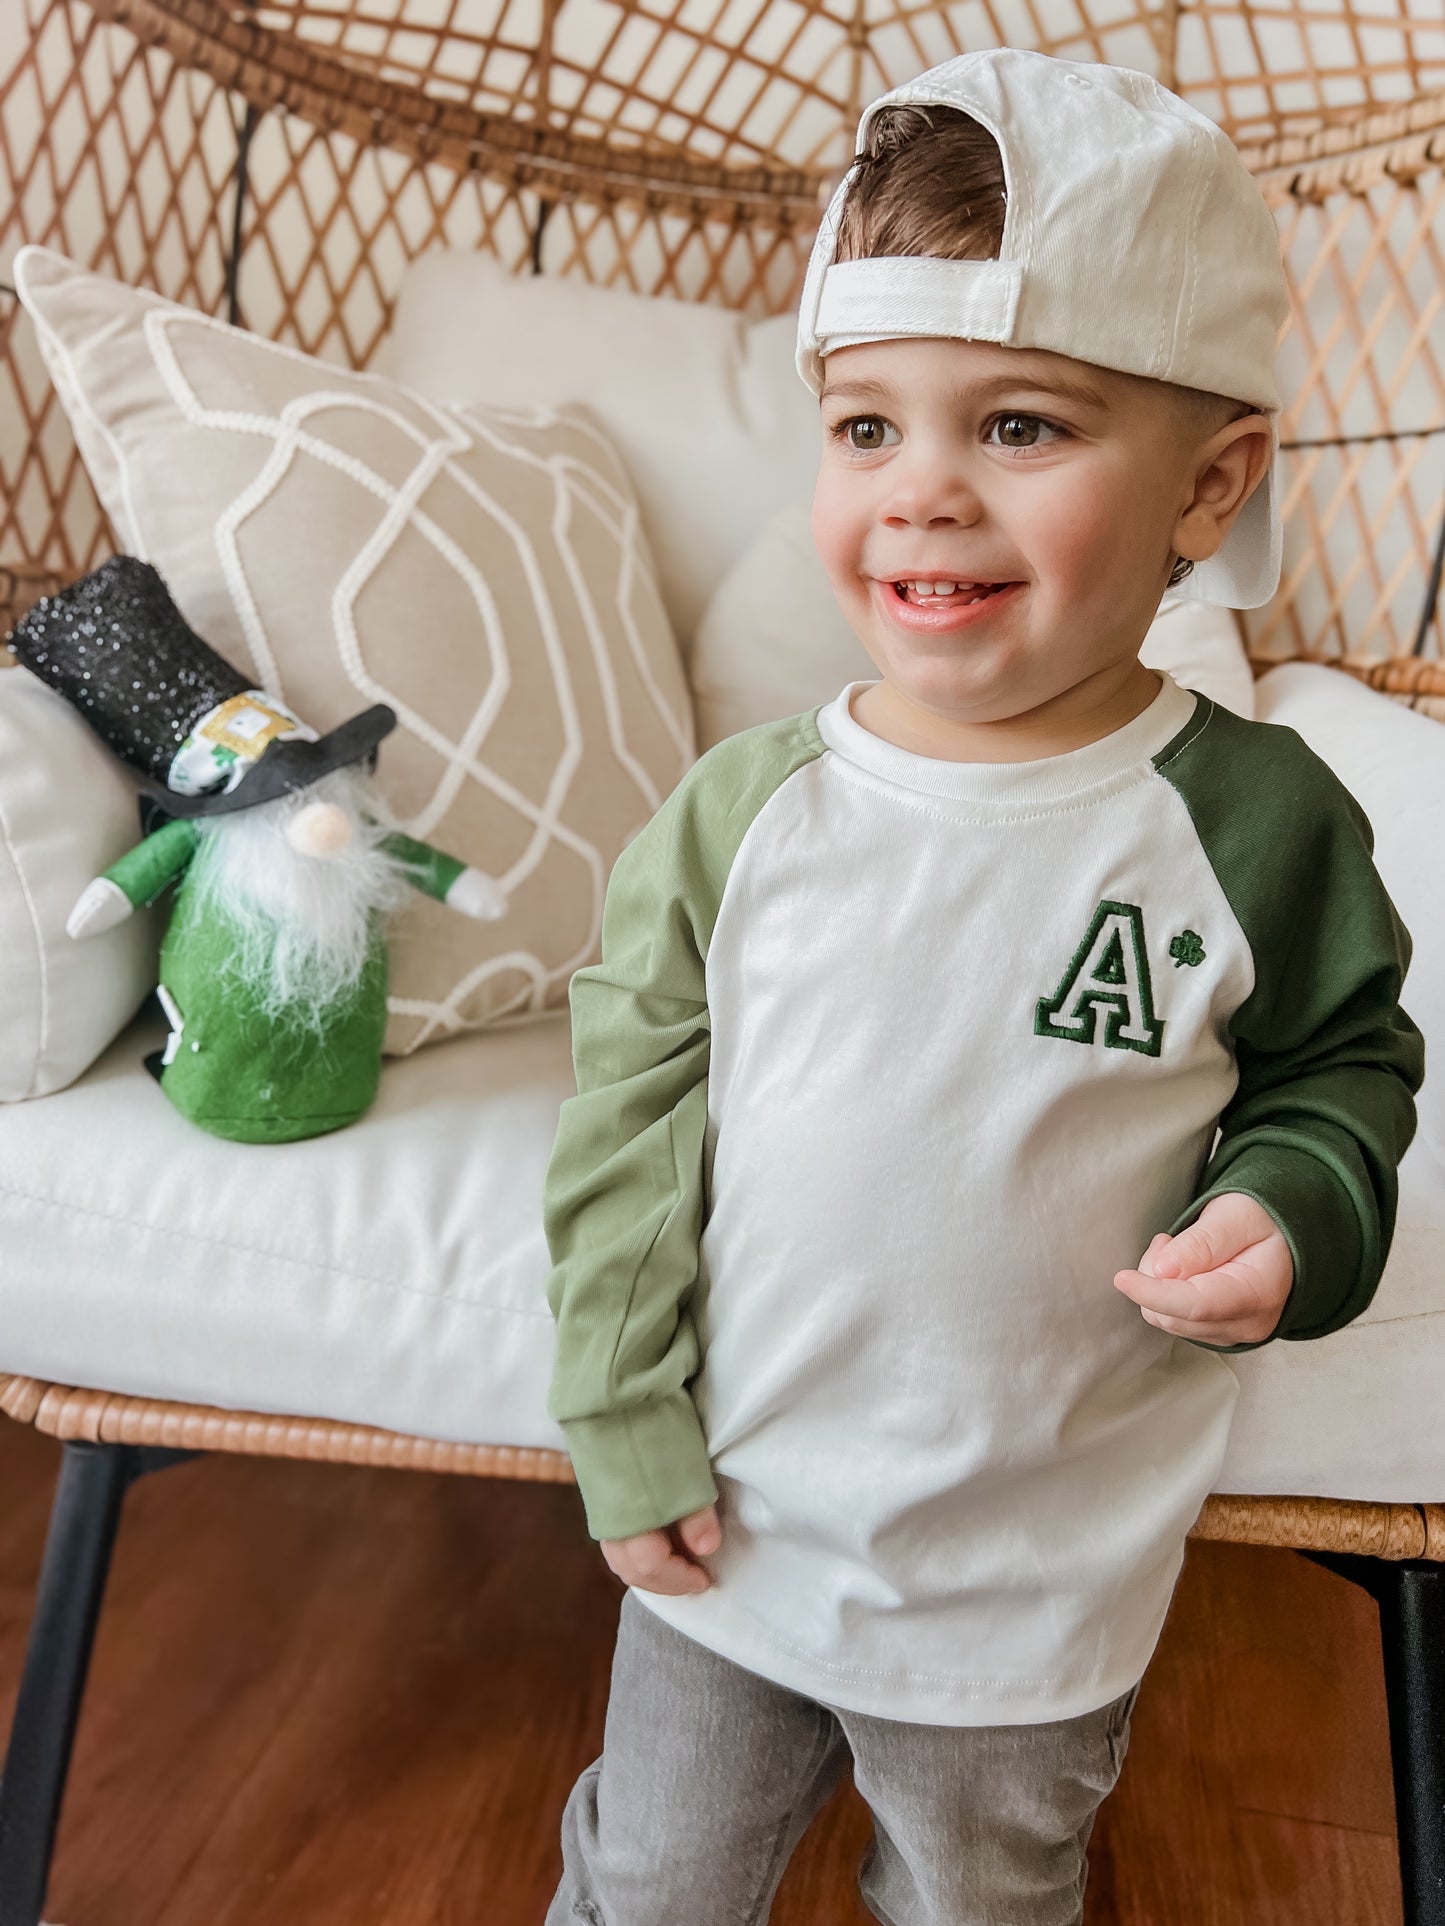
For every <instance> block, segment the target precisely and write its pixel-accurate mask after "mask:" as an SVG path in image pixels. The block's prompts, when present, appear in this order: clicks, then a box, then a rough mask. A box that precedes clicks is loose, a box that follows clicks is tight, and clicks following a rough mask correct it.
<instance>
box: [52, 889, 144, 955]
mask: <svg viewBox="0 0 1445 1926" xmlns="http://www.w3.org/2000/svg"><path fill="white" fill-rule="evenodd" d="M134 910H135V905H134V904H133V903H132V902H131V900H130V898H129V897H128V896H127V895H126V893H125V891H124V890H123V889H122V888H121V886H120V884H119V883H112V882H111V881H110V879H109V877H106V876H97V877H96V879H95V881H94V882H93V883H87V884H86V886H85V888H84V889H83V890H82V891H81V893H80V895H79V897H78V898H77V899H76V904H75V908H74V909H73V910H72V911H71V912H70V916H69V918H68V919H67V921H66V925H65V934H66V935H67V936H73V937H75V938H76V940H77V941H79V940H80V939H82V938H84V937H87V936H100V935H101V934H102V933H103V932H104V931H106V930H113V929H114V928H115V927H116V926H117V924H120V923H123V922H124V921H125V919H126V918H127V917H128V916H130V915H132V914H133V913H134Z"/></svg>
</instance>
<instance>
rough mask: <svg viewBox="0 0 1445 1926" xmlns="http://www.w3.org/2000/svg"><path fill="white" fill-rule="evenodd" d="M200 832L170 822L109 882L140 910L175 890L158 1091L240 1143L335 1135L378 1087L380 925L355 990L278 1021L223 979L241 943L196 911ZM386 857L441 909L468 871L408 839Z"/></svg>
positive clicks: (213, 914) (156, 1061)
mask: <svg viewBox="0 0 1445 1926" xmlns="http://www.w3.org/2000/svg"><path fill="white" fill-rule="evenodd" d="M203 833H204V832H203V831H201V830H200V829H198V828H197V827H196V825H195V823H194V822H190V821H178V822H169V823H167V824H166V825H165V826H164V827H163V828H161V829H158V830H156V831H155V832H154V834H152V835H150V836H147V837H146V839H145V841H144V842H142V843H138V844H137V845H136V847H135V848H134V849H132V850H130V851H128V853H127V854H126V855H124V856H122V857H121V858H120V860H119V861H118V862H116V863H113V864H112V865H111V867H110V868H109V869H108V870H106V871H105V877H106V880H107V881H108V882H112V883H114V884H115V885H116V886H117V887H118V888H120V889H122V890H124V892H125V894H126V896H127V897H128V898H129V900H130V902H131V903H132V904H133V905H134V907H135V908H137V909H139V908H141V907H143V906H144V905H146V904H148V903H152V902H154V901H155V900H156V898H157V897H159V896H160V895H161V894H162V893H163V892H164V890H165V889H166V888H167V887H168V886H169V885H170V884H172V883H175V884H176V896H175V902H174V906H173V908H172V911H171V919H170V924H169V927H168V929H167V931H166V937H165V941H164V943H163V944H162V947H161V960H160V990H159V994H160V999H161V1004H162V1007H163V1008H164V1009H165V1012H166V1015H167V1016H168V1017H169V1019H170V1023H171V1035H170V1039H169V1041H168V1042H167V1045H166V1048H165V1050H164V1051H163V1052H162V1053H161V1054H160V1056H159V1057H157V1058H152V1059H151V1066H152V1068H153V1069H154V1070H155V1071H156V1073H157V1075H158V1076H159V1079H160V1083H161V1088H162V1089H163V1090H164V1091H165V1093H166V1095H167V1096H168V1097H169V1098H170V1100H171V1102H172V1103H173V1104H174V1105H175V1106H176V1108H177V1110H179V1111H180V1112H181V1114H182V1115H183V1116H185V1117H188V1118H189V1119H190V1120H191V1122H192V1123H196V1124H199V1125H200V1126H201V1128H202V1129H203V1130H209V1131H210V1132H211V1133H212V1134H213V1135H214V1136H217V1137H230V1138H232V1139H234V1140H235V1141H237V1142H239V1143H251V1144H279V1143H290V1142H293V1141H294V1140H295V1139H297V1138H300V1137H317V1136H320V1135H322V1134H323V1133H324V1132H326V1131H330V1130H340V1129H341V1128H342V1127H343V1126H344V1125H346V1124H349V1123H354V1122H355V1121H356V1119H357V1118H358V1117H359V1116H361V1114H362V1113H363V1111H365V1110H366V1109H367V1108H368V1107H369V1106H370V1104H371V1102H372V1100H373V1099H374V1098H375V1096H376V1090H377V1085H378V1082H379V1081H380V1077H381V1044H382V1036H383V1034H384V1032H385V1029H386V977H387V967H386V964H387V958H386V942H385V938H384V935H383V932H382V929H381V927H380V924H379V922H378V924H377V926H376V927H375V928H374V929H373V931H372V938H371V947H370V951H369V953H368V955H367V959H366V964H365V967H364V968H363V970H362V973H361V976H360V979H359V980H358V982H357V984H356V987H355V988H354V989H353V990H352V991H351V992H350V993H349V994H348V995H346V996H344V997H341V998H339V999H338V1000H337V1002H336V1003H335V1004H334V1005H333V1006H332V1007H331V1008H329V1009H328V1010H326V1011H325V1013H324V1015H323V1016H322V1018H321V1019H320V1021H319V1023H301V1022H287V1021H286V1020H285V1019H284V1018H283V1019H281V1020H280V1021H278V1020H277V1018H276V1017H275V1016H274V1015H273V1014H270V1013H268V1012H266V1011H265V1010H263V1009H262V1007H261V1004H260V1001H259V999H258V997H257V994H256V992H255V991H254V990H253V989H252V988H250V987H249V986H248V985H247V984H246V983H245V982H243V981H237V980H236V978H235V977H234V975H233V974H232V973H231V972H230V971H229V970H228V968H227V965H228V963H229V961H230V959H231V957H232V956H233V955H234V954H235V951H236V948H237V942H238V938H237V934H236V932H235V930H234V927H233V926H232V925H231V924H230V923H229V921H228V920H227V918H226V916H225V913H224V910H218V909H217V907H216V906H215V905H214V904H212V905H211V906H210V907H209V908H208V909H207V911H206V912H205V914H204V915H202V914H200V913H199V911H198V910H197V907H196V902H197V896H198V892H197V891H194V890H192V889H191V888H190V887H189V881H190V868H191V864H192V862H193V860H194V859H195V857H196V854H197V850H198V849H199V846H200V841H201V837H202V835H203ZM383 847H384V848H385V849H386V850H387V852H388V853H389V854H390V855H392V856H394V857H395V858H396V859H397V860H398V861H399V862H400V863H401V864H403V865H404V867H405V870H406V873H407V876H408V879H409V880H410V881H411V882H412V883H414V884H415V886H416V887H417V888H418V889H419V890H422V891H423V892H424V893H425V894H426V895H428V896H434V897H436V898H437V899H438V900H439V901H445V900H446V894H447V891H448V890H449V889H450V888H451V887H452V885H453V884H454V883H455V882H456V880H457V878H458V877H459V876H460V875H461V874H462V871H463V868H464V865H463V864H462V863H459V862H458V861H457V860H456V858H455V857H453V856H446V855H444V854H443V853H442V852H441V851H440V850H436V849H433V848H432V847H431V846H430V844H428V843H421V842H416V841H414V840H413V838H411V837H410V836H401V835H396V836H389V837H388V838H387V839H386V842H385V844H384V845H383Z"/></svg>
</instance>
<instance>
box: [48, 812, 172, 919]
mask: <svg viewBox="0 0 1445 1926" xmlns="http://www.w3.org/2000/svg"><path fill="white" fill-rule="evenodd" d="M199 840H200V831H199V830H198V829H197V828H196V826H195V824H194V823H190V822H186V821H184V820H182V819H180V818H177V819H176V820H175V821H174V822H169V823H166V824H164V825H163V826H162V827H161V828H160V829H157V830H154V831H153V832H152V833H151V834H150V835H149V836H147V837H146V838H145V840H144V842H139V843H137V844H136V846H135V848H134V849H128V850H127V851H126V853H125V855H124V856H122V857H121V858H120V859H119V861H117V862H114V863H112V864H111V866H110V868H109V869H107V870H103V871H102V872H101V874H100V875H99V876H97V877H96V878H95V880H94V881H93V882H91V883H87V884H86V886H85V888H84V890H82V892H81V894H80V897H79V898H78V900H77V902H76V905H75V908H74V909H73V910H72V911H71V912H70V918H69V921H68V922H67V923H66V925H65V927H66V930H67V932H68V933H69V934H70V935H71V936H73V937H77V938H81V937H86V936H99V935H100V934H101V932H102V931H103V930H113V929H114V928H115V927H116V925H117V924H118V923H123V922H124V921H125V919H126V918H127V917H128V916H129V915H130V914H131V912H132V910H138V909H144V907H145V906H146V904H147V903H153V902H154V901H155V900H156V898H157V897H158V896H159V895H160V893H161V891H162V890H163V889H164V888H165V886H166V884H167V883H169V882H171V881H172V880H173V879H174V878H175V877H177V876H179V875H180V873H181V871H182V870H183V869H184V868H185V867H186V865H187V863H189V862H190V860H191V858H192V856H194V855H195V853H196V844H197V842H198V841H199Z"/></svg>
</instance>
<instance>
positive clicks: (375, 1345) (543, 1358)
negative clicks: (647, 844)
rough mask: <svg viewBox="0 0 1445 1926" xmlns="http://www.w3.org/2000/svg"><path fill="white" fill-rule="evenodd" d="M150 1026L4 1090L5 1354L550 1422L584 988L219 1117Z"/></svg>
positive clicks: (223, 1398) (283, 1392)
mask: <svg viewBox="0 0 1445 1926" xmlns="http://www.w3.org/2000/svg"><path fill="white" fill-rule="evenodd" d="M162 1035H163V1032H162V1031H161V1030H159V1029H154V1030H153V1029H151V1028H149V1027H141V1028H133V1029H131V1030H129V1031H127V1032H126V1033H125V1035H124V1036H122V1037H121V1038H120V1039H119V1041H118V1042H117V1043H116V1044H114V1045H113V1046H112V1048H111V1049H110V1051H109V1052H108V1053H107V1055H106V1056H105V1057H103V1058H102V1059H101V1061H100V1062H99V1063H98V1064H97V1065H96V1066H95V1067H94V1069H93V1070H92V1071H91V1072H90V1074H89V1075H88V1076H87V1077H85V1078H83V1079H82V1080H81V1081H80V1082H79V1083H76V1084H73V1085H72V1086H71V1087H70V1088H69V1089H68V1090H65V1091H62V1092H60V1093H59V1094H57V1095H55V1096H51V1097H43V1098H39V1099H36V1100H34V1101H32V1102H30V1103H25V1104H15V1105H10V1106H7V1107H4V1108H0V1251H3V1253H4V1262H3V1265H0V1371H8V1372H14V1373H17V1374H21V1375H25V1376H32V1377H39V1378H45V1379H49V1380H52V1381H54V1382H57V1383H61V1384H73V1385H81V1386H86V1387H94V1388H96V1389H103V1390H108V1391H120V1392H130V1393H133V1394H136V1395H139V1396H144V1397H156V1398H171V1399H176V1400H179V1401H181V1402H187V1403H198V1404H215V1405H220V1406H223V1407H226V1408H229V1409H233V1410H251V1411H267V1412H271V1411H277V1412H287V1413H293V1414H300V1415H307V1414H309V1415H311V1416H315V1417H323V1418H344V1419H350V1420H352V1421H354V1422H357V1423H361V1424H374V1425H383V1426H386V1427H388V1428H390V1429H393V1430H397V1431H404V1432H411V1433H416V1434H420V1435H423V1436H427V1437H435V1438H448V1439H458V1440H462V1441H465V1442H470V1443H480V1444H515V1445H550V1446H557V1447H559V1448H560V1447H561V1445H562V1438H561V1434H560V1432H559V1431H557V1429H556V1428H555V1427H554V1426H553V1425H552V1424H551V1423H550V1421H549V1420H548V1418H547V1415H546V1397H547V1382H548V1377H549V1374H550V1371H551V1357H552V1319H551V1316H550V1314H549V1312H548V1309H547V1301H546V1295H545V1287H546V1279H547V1271H548V1260H547V1249H546V1242H545V1239H544V1237H543V1231H542V1209H541V1204H542V1178H543V1174H544V1172H545V1170H546V1166H547V1159H548V1156H549V1154H550V1152H551V1148H552V1138H553V1135H554V1134H555V1131H556V1128H557V1112H558V1108H559V1106H560V1104H561V1102H562V1100H563V1098H564V1097H567V1096H569V1095H570V1094H571V1093H572V1091H573V1089H574V1087H575V1086H574V1083H573V1077H572V1058H571V1050H570V1044H569V1036H570V1029H569V1023H568V1019H567V1016H566V1014H565V1012H562V1013H559V1014H556V1015H553V1016H548V1017H542V1018H539V1019H537V1020H536V1021H534V1022H531V1023H528V1024H523V1025H520V1026H518V1027H517V1028H514V1029H507V1030H496V1031H491V1032H487V1033H485V1034H482V1035H479V1036H471V1037H464V1038H459V1039H458V1040H457V1041H456V1043H455V1044H453V1045H452V1046H451V1047H450V1048H449V1049H446V1050H423V1051H421V1052H419V1053H418V1054H417V1055H416V1056H414V1057H408V1058H405V1059H402V1060H399V1061H395V1062H392V1063H389V1064H388V1065H387V1067H386V1069H385V1071H384V1073H383V1076H382V1083H381V1095H380V1097H379V1099H378V1101H377V1103H376V1106H375V1108H374V1109H373V1110H372V1111H371V1112H369V1113H368V1115H367V1116H366V1117H364V1118H363V1119H362V1121H361V1122H360V1123H358V1124H355V1125H353V1126H352V1127H351V1128H350V1129H348V1130H342V1131H339V1132H337V1133H336V1134H335V1135H334V1136H330V1137H316V1138H312V1139H311V1140H310V1141H309V1142H305V1143H299V1144H283V1145H279V1146H270V1145H254V1144H233V1143H226V1142H223V1141H222V1140H221V1139H220V1138H218V1137H209V1136H207V1135H206V1134H205V1133H204V1132H203V1131H200V1130H197V1129H196V1128H195V1127H194V1126H193V1125H192V1124H188V1123H187V1122H186V1121H185V1119H184V1118H182V1117H181V1116H179V1115H178V1114H177V1112H176V1111H174V1110H173V1109H172V1108H171V1106H170V1105H169V1104H168V1103H167V1102H166V1100H165V1098H164V1097H163V1096H162V1095H161V1092H160V1090H159V1088H158V1087H157V1085H156V1084H155V1083H154V1082H153V1081H152V1079H151V1077H150V1076H149V1075H148V1073H147V1072H146V1070H145V1069H144V1068H143V1065H142V1061H141V1059H142V1056H143V1055H144V1053H145V1052H146V1051H147V1050H148V1049H153V1048H155V1047H156V1045H157V1044H158V1043H159V1041H160V1040H161V1037H162Z"/></svg>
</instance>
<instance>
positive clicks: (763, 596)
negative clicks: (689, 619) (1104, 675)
mask: <svg viewBox="0 0 1445 1926" xmlns="http://www.w3.org/2000/svg"><path fill="white" fill-rule="evenodd" d="M810 522H811V508H810V504H809V502H808V501H807V500H795V501H792V502H789V503H788V505H787V506H786V507H785V508H783V509H782V510H780V511H779V513H777V514H776V515H774V516H773V518H772V519H771V521H769V522H768V523H767V525H766V527H764V528H763V530H762V532H761V533H760V534H759V535H758V536H757V537H756V538H755V539H754V541H753V542H752V544H751V546H750V547H749V548H748V549H747V551H746V552H745V553H744V554H743V555H742V557H741V558H740V559H739V560H738V561H737V562H735V563H734V564H733V567H732V568H731V570H730V571H729V572H728V574H727V576H726V577H725V579H724V580H723V582H722V583H721V585H720V586H719V588H718V590H717V593H716V594H715V595H714V596H713V598H712V600H711V602H710V603H709V604H708V607H707V611H706V613H705V614H704V616H703V618H702V621H701V623H700V624H699V625H698V631H697V635H696V637H695V638H694V641H693V645H692V649H691V651H690V654H689V661H688V670H689V676H690V679H691V682H692V693H693V708H694V712H695V714H696V717H697V730H698V746H699V748H700V749H710V748H711V747H712V745H713V744H714V743H715V742H720V741H721V740H722V738H723V737H724V736H731V735H736V734H737V732H738V731H739V730H740V729H749V728H751V727H752V726H753V725H754V724H755V723H759V722H771V721H773V720H774V719H775V718H777V717H778V716H790V715H796V714H797V713H798V712H799V711H800V710H803V709H810V708H812V707H813V705H814V704H815V703H819V702H827V701H829V700H830V699H831V698H832V697H833V696H835V695H837V693H838V691H839V690H840V689H841V688H842V687H843V685H844V683H846V682H851V681H856V680H858V679H860V678H865V679H868V680H872V679H873V678H874V677H876V676H877V674H878V671H877V669H876V668H875V667H874V665H873V662H872V661H871V659H870V658H869V656H868V655H867V654H866V652H865V651H864V648H863V645H862V643H861V642H859V640H858V638H857V637H856V636H855V635H854V633H853V631H852V629H851V628H850V627H849V626H848V623H847V622H846V621H845V619H844V617H843V612H842V610H841V609H840V608H839V607H838V604H837V602H836V601H835V600H834V598H833V591H832V589H831V588H830V587H829V585H828V578H827V575H826V574H825V573H824V570H823V564H822V563H821V562H820V561H819V559H818V553H817V550H816V549H815V548H814V546H813V537H812V532H811V528H810ZM1141 660H1142V661H1144V662H1146V663H1147V664H1148V665H1149V667H1150V668H1151V669H1167V670H1168V672H1169V673H1170V675H1172V676H1173V677H1174V679H1175V681H1176V682H1179V683H1181V684H1182V685H1183V687H1185V688H1186V689H1198V690H1200V691H1201V692H1202V693H1203V694H1205V695H1207V696H1210V697H1212V698H1213V700H1214V701H1216V702H1218V703H1220V704H1221V705H1222V706H1223V707H1224V708H1226V709H1233V710H1234V712H1235V714H1236V715H1242V716H1251V715H1253V713H1254V679H1253V677H1252V675H1251V674H1250V668H1249V661H1248V659H1247V657H1246V656H1245V653H1244V648H1243V646H1242V644H1241V642H1240V639H1239V631H1238V629H1237V627H1236V626H1235V621H1234V617H1233V616H1232V615H1231V614H1230V613H1229V611H1228V610H1227V609H1216V608H1210V607H1209V606H1207V605H1206V604H1205V603H1203V602H1171V600H1170V599H1169V598H1167V597H1166V599H1165V602H1164V605H1163V607H1162V608H1161V610H1160V613H1159V615H1158V616H1157V617H1156V619H1155V622H1154V626H1153V627H1152V628H1151V629H1150V631H1149V634H1148V636H1147V637H1146V639H1145V642H1144V648H1143V651H1142V655H1141Z"/></svg>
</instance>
